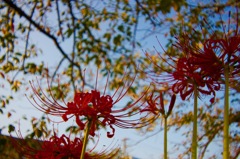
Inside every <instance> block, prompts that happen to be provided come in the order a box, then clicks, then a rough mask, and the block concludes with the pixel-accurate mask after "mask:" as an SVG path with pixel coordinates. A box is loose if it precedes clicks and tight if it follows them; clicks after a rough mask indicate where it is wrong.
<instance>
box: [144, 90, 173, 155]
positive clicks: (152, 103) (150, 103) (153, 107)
mask: <svg viewBox="0 0 240 159" xmlns="http://www.w3.org/2000/svg"><path fill="white" fill-rule="evenodd" d="M163 93H169V92H167V91H160V92H159V95H157V96H154V93H152V94H151V95H150V97H149V98H148V99H147V106H146V107H145V108H144V109H143V110H142V112H150V113H153V114H154V116H155V120H156V119H158V117H159V116H162V118H163V120H164V121H163V122H164V154H163V155H164V159H167V158H168V146H167V140H168V139H167V132H168V125H167V119H168V117H169V115H170V114H171V112H172V109H173V107H174V104H175V101H176V95H175V94H172V95H170V96H171V100H170V102H169V106H168V110H167V112H165V110H166V108H165V107H166V106H165V105H164V98H163Z"/></svg>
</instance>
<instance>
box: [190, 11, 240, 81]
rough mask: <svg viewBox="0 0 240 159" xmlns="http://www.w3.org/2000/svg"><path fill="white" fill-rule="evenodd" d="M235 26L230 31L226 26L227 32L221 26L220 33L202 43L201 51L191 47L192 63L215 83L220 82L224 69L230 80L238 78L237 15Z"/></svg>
mask: <svg viewBox="0 0 240 159" xmlns="http://www.w3.org/2000/svg"><path fill="white" fill-rule="evenodd" d="M236 14H238V11H237V13H236ZM236 17H237V19H236V26H235V28H234V29H231V28H230V27H231V24H230V22H229V24H228V32H226V29H225V26H224V25H223V26H222V28H223V30H222V32H221V31H219V30H218V34H215V33H214V34H213V35H212V36H211V37H210V38H209V39H206V40H205V41H204V43H203V49H200V48H197V47H193V46H190V47H191V50H192V51H191V52H188V54H189V55H190V56H192V57H193V58H194V60H193V63H194V64H195V65H197V66H198V67H199V68H200V69H201V72H202V73H203V74H204V75H205V76H208V77H211V78H212V79H214V80H215V81H221V78H223V77H224V69H225V68H228V72H229V75H230V79H233V78H239V73H240V35H239V29H238V15H236Z"/></svg>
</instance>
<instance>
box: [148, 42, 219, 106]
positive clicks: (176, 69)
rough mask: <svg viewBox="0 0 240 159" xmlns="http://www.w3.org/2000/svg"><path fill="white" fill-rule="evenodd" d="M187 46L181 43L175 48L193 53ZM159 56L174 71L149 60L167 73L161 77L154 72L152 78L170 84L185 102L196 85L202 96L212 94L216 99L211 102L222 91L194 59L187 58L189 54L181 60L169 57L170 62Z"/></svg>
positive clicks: (157, 81)
mask: <svg viewBox="0 0 240 159" xmlns="http://www.w3.org/2000/svg"><path fill="white" fill-rule="evenodd" d="M185 46H186V44H183V43H182V42H180V41H179V42H178V43H176V44H175V47H177V48H179V49H180V50H182V51H183V52H184V53H185V52H186V51H191V49H188V48H187V47H185ZM158 55H159V57H160V58H161V59H162V60H163V61H164V62H165V63H167V64H168V65H169V66H170V67H171V68H172V69H173V71H168V70H166V69H165V68H163V67H162V66H161V65H158V63H156V62H154V61H153V60H151V59H150V58H149V59H150V60H151V61H153V63H154V65H155V66H157V67H158V68H159V69H160V71H165V73H162V74H160V75H158V74H157V73H153V74H152V72H154V71H152V72H151V73H150V77H151V78H152V79H153V80H154V82H155V83H159V84H165V83H168V84H169V85H170V86H171V88H172V91H173V92H174V93H175V94H178V93H180V96H181V98H182V99H183V100H185V99H186V98H187V97H189V96H191V95H192V93H193V91H194V85H196V87H197V90H198V92H199V93H200V94H202V95H211V94H212V95H213V96H214V97H213V98H211V100H210V101H211V102H213V101H214V98H215V91H217V90H219V89H220V84H219V83H218V82H217V81H216V80H215V79H214V78H212V77H209V76H207V75H206V74H204V72H202V71H201V70H200V67H199V66H198V65H197V64H195V63H194V61H195V58H194V57H191V56H187V53H185V54H184V55H185V56H183V57H180V58H179V59H176V60H174V59H173V58H172V57H170V56H169V59H170V60H166V59H165V58H163V57H162V55H161V54H160V53H159V52H158ZM147 56H148V55H147ZM170 61H171V62H170Z"/></svg>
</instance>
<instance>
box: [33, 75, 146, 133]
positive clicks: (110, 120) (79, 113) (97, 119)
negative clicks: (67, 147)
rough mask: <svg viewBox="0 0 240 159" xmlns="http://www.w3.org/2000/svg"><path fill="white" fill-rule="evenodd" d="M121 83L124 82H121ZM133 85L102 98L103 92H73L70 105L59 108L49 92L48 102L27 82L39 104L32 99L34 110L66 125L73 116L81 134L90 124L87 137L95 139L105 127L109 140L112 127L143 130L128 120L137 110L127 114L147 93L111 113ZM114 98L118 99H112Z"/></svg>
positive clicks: (141, 124) (133, 121) (139, 124)
mask: <svg viewBox="0 0 240 159" xmlns="http://www.w3.org/2000/svg"><path fill="white" fill-rule="evenodd" d="M122 80H123V81H124V79H122ZM133 81H134V80H133ZM133 81H131V82H130V83H128V84H125V85H124V86H123V87H122V88H120V87H119V88H117V90H116V91H115V93H114V94H113V95H112V96H110V95H105V91H104V93H103V94H102V95H101V93H100V91H98V90H96V89H95V90H91V92H76V93H75V96H74V99H73V101H71V102H68V103H67V104H65V105H61V104H59V103H58V102H57V101H56V99H54V97H53V96H52V93H51V92H50V95H51V98H52V99H49V98H48V97H47V95H46V94H44V92H43V91H42V89H41V88H40V86H39V84H38V87H39V88H40V92H38V90H37V88H36V86H35V85H34V84H33V83H32V82H30V84H31V87H32V90H33V92H34V94H35V95H36V97H37V98H38V100H39V101H40V103H38V102H37V100H36V99H35V98H33V100H34V102H35V104H33V105H34V106H35V107H36V108H37V109H39V110H40V111H43V112H45V113H47V114H49V115H54V116H60V117H62V119H63V121H67V120H68V119H69V118H71V117H73V116H75V117H76V123H77V125H78V126H79V128H80V129H81V130H83V129H84V128H85V126H86V124H87V123H88V122H90V121H91V128H90V135H91V136H94V135H95V131H96V130H97V129H98V127H99V126H103V127H106V126H109V127H110V128H111V129H112V133H110V132H107V136H108V137H109V138H111V137H113V136H114V133H115V129H114V127H113V125H115V126H118V127H120V128H137V127H141V126H144V123H141V122H140V120H139V119H133V120H131V119H129V118H130V116H134V115H136V114H138V113H140V108H138V111H137V112H135V113H132V114H131V113H130V111H131V110H132V109H134V108H135V105H137V104H138V103H139V102H140V100H141V99H142V98H143V97H144V96H145V94H146V92H147V90H146V91H145V92H143V93H142V95H140V97H139V98H138V99H137V100H136V101H135V102H133V103H132V104H128V105H127V106H126V107H123V108H121V109H117V110H116V109H113V108H114V106H115V105H116V104H117V103H118V102H119V101H120V100H121V99H122V98H123V97H124V96H125V95H126V94H127V92H128V90H129V88H130V87H131V85H132V83H133ZM106 87H107V84H106V85H105V90H106ZM118 90H120V91H118ZM117 94H118V96H117V97H115V96H116V95H117ZM114 99H115V100H114ZM36 104H37V105H36ZM141 105H143V103H141V104H140V105H139V107H140V106H141ZM145 124H147V123H145Z"/></svg>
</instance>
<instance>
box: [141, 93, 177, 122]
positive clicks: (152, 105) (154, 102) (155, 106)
mask: <svg viewBox="0 0 240 159" xmlns="http://www.w3.org/2000/svg"><path fill="white" fill-rule="evenodd" d="M175 101H176V95H175V94H173V95H171V100H170V103H169V106H168V110H167V112H165V106H164V98H163V91H160V92H159V95H158V96H154V93H151V95H150V96H149V97H148V98H147V106H146V108H144V109H143V110H142V112H145V111H146V112H151V113H153V114H154V115H156V118H157V117H158V115H160V114H162V115H163V116H164V117H165V118H167V117H168V116H169V115H170V114H171V112H172V109H173V107H174V104H175ZM156 118H155V119H156Z"/></svg>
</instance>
